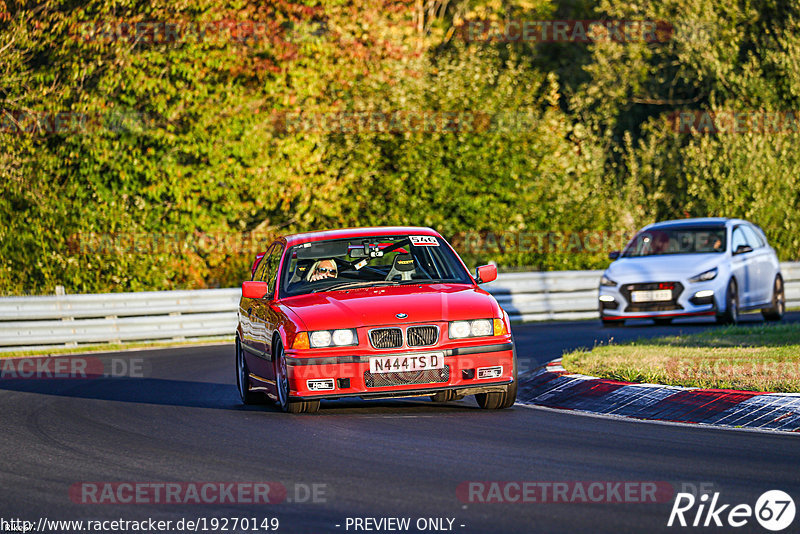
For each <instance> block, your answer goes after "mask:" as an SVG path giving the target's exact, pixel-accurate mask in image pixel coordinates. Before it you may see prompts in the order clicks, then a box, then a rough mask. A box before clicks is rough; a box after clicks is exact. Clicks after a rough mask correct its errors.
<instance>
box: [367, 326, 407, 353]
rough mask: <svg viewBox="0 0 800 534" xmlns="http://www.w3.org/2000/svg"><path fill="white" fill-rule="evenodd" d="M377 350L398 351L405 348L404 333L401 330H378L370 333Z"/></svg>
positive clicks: (370, 338)
mask: <svg viewBox="0 0 800 534" xmlns="http://www.w3.org/2000/svg"><path fill="white" fill-rule="evenodd" d="M369 340H370V341H371V342H372V346H373V347H375V348H376V349H396V348H398V347H402V346H403V331H402V330H400V329H399V328H377V329H375V330H373V331H371V332H370V333H369Z"/></svg>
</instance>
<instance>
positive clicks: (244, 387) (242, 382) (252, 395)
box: [236, 336, 267, 405]
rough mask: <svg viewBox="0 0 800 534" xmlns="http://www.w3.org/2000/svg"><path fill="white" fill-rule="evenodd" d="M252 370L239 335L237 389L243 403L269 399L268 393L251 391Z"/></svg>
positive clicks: (248, 403) (256, 402) (262, 401)
mask: <svg viewBox="0 0 800 534" xmlns="http://www.w3.org/2000/svg"><path fill="white" fill-rule="evenodd" d="M249 376H250V370H249V369H248V368H247V361H246V360H245V359H244V350H242V344H241V342H240V341H239V338H238V336H237V338H236V389H238V390H239V396H240V397H241V398H242V403H243V404H247V405H251V404H264V403H265V402H266V400H267V397H266V395H264V394H263V393H259V392H257V391H250V379H249Z"/></svg>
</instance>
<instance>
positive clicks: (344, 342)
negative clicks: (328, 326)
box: [308, 328, 358, 349]
mask: <svg viewBox="0 0 800 534" xmlns="http://www.w3.org/2000/svg"><path fill="white" fill-rule="evenodd" d="M308 338H309V342H310V346H311V348H312V349H322V348H325V347H351V346H353V345H358V334H356V331H355V329H353V328H339V329H336V330H315V331H314V332H309V335H308Z"/></svg>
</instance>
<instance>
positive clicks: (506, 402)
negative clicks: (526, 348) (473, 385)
mask: <svg viewBox="0 0 800 534" xmlns="http://www.w3.org/2000/svg"><path fill="white" fill-rule="evenodd" d="M512 350H513V351H514V382H513V383H511V384H509V385H508V387H507V388H506V390H505V391H492V392H490V393H478V394H476V395H475V400H476V401H477V402H478V406H480V407H481V408H483V409H484V410H502V409H505V408H510V407H511V406H514V403H515V402H516V401H517V382H518V381H517V367H518V366H517V347H516V346H514V348H513V349H512Z"/></svg>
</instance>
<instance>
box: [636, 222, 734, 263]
mask: <svg viewBox="0 0 800 534" xmlns="http://www.w3.org/2000/svg"><path fill="white" fill-rule="evenodd" d="M725 249H726V243H725V227H724V226H713V227H708V226H706V227H699V228H692V227H689V228H687V227H680V228H654V229H650V230H644V231H642V232H639V233H638V234H637V235H636V237H634V238H633V239H632V240H631V242H630V243H628V246H626V247H625V251H624V252H623V253H622V256H623V257H624V258H637V257H642V256H662V255H666V254H709V253H721V252H725Z"/></svg>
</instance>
